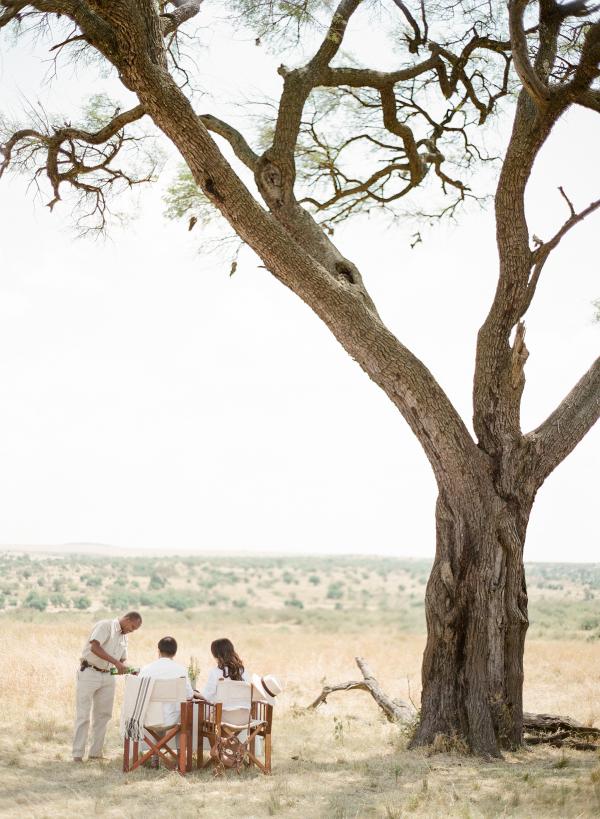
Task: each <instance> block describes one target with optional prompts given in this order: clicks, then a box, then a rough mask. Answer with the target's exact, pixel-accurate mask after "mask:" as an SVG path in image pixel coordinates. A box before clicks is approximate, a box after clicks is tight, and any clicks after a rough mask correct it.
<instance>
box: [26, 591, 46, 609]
mask: <svg viewBox="0 0 600 819" xmlns="http://www.w3.org/2000/svg"><path fill="white" fill-rule="evenodd" d="M23 605H24V606H25V608H27V609H35V610H36V611H45V610H46V609H47V608H48V598H47V597H46V595H45V594H40V593H39V592H37V591H30V592H29V594H28V595H27V597H26V598H25V601H24V603H23Z"/></svg>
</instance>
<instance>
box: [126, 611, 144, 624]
mask: <svg viewBox="0 0 600 819" xmlns="http://www.w3.org/2000/svg"><path fill="white" fill-rule="evenodd" d="M123 619H124V620H134V621H135V622H136V623H140V624H141V622H142V615H141V614H140V613H139V611H128V612H127V614H124V615H123Z"/></svg>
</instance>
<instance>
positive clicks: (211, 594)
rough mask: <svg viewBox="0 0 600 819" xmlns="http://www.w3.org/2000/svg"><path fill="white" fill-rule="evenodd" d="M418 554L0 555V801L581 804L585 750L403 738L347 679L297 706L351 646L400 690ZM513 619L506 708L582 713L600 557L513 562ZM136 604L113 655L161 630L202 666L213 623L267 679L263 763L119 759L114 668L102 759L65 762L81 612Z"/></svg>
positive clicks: (597, 677) (51, 809) (1, 805)
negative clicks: (519, 569)
mask: <svg viewBox="0 0 600 819" xmlns="http://www.w3.org/2000/svg"><path fill="white" fill-rule="evenodd" d="M428 569H429V564H428V563H427V562H426V561H416V560H415V561H409V560H393V559H384V558H326V557H324V558H308V557H306V558H289V559H288V558H286V559H283V558H281V559H280V558H270V557H264V558H258V557H257V558H242V557H239V558H235V557H228V558H219V559H217V558H216V557H215V558H210V557H206V556H193V557H175V556H170V557H160V558H148V557H113V556H104V557H93V556H85V557H84V556H80V555H65V556H45V555H29V554H10V553H7V554H5V555H2V556H0V602H1V605H2V611H1V613H0V619H1V622H2V634H3V637H4V640H3V645H4V660H5V661H4V662H3V663H2V665H1V666H0V690H1V692H2V710H1V713H0V726H1V730H0V791H1V793H2V797H3V798H2V801H1V802H0V813H2V814H4V815H10V816H17V815H18V816H23V815H26V816H32V817H46V816H47V817H58V816H66V817H69V816H75V815H79V814H88V815H90V814H91V815H99V816H114V817H121V816H122V817H142V816H144V817H146V816H148V817H149V816H153V815H154V816H161V817H163V816H164V817H166V816H177V817H179V816H181V817H188V816H189V817H192V816H194V817H195V816H207V817H212V816H215V817H216V816H219V817H221V816H224V815H230V816H239V817H255V816H256V817H262V816H282V817H284V816H290V817H333V818H334V819H335V818H338V819H345V818H346V817H348V819H349V817H362V816H365V817H386V818H387V819H392V818H393V817H404V816H432V817H434V816H458V817H473V819H475V817H488V816H490V817H491V816H494V817H495V816H528V817H529V816H531V817H546V816H547V817H563V816H598V815H600V764H599V762H600V760H599V757H598V754H597V753H595V752H581V751H574V750H562V749H552V748H547V747H544V746H541V747H540V746H537V747H535V748H531V749H529V750H523V751H520V752H518V753H515V754H507V755H506V756H505V758H504V760H502V761H494V762H483V761H479V760H474V759H472V758H469V757H466V756H463V755H461V754H459V753H456V752H453V753H437V754H431V755H428V754H426V753H422V752H408V751H407V750H406V745H407V742H408V737H409V733H410V728H408V729H404V728H399V727H397V726H394V725H391V724H390V723H388V722H387V721H386V720H385V719H384V718H383V716H382V714H381V712H380V711H379V709H378V707H377V706H376V704H375V703H374V701H373V700H372V699H371V698H370V697H369V696H368V695H367V694H365V693H364V692H343V693H337V694H333V695H332V696H331V697H330V699H329V700H328V702H327V704H326V705H323V706H321V707H320V708H319V709H318V710H317V711H316V712H314V711H307V710H306V706H307V705H308V704H309V703H310V702H311V701H312V700H313V699H314V698H315V697H316V695H317V694H318V693H319V692H320V690H321V688H322V686H323V684H324V682H327V683H335V682H342V681H345V680H349V679H357V678H359V677H360V673H359V671H358V669H357V668H356V666H355V665H354V657H355V656H356V655H362V656H364V657H365V658H366V659H367V660H368V661H369V663H370V665H371V667H372V669H373V671H374V673H375V674H376V676H377V678H378V680H379V682H380V683H381V685H382V687H383V688H384V690H386V691H387V692H388V693H389V694H390V695H391V696H393V697H399V698H401V699H404V700H406V699H408V698H409V697H411V698H412V699H413V700H414V702H415V703H416V705H417V706H418V701H419V673H420V663H421V655H422V651H423V647H424V640H425V636H424V610H423V597H424V590H425V583H426V580H427V572H428ZM528 583H529V595H530V619H531V628H530V631H529V640H528V645H527V650H526V656H525V663H526V666H525V708H526V710H528V711H537V712H550V713H561V714H569V715H571V716H573V717H575V718H576V719H578V720H579V721H580V722H582V723H584V724H588V725H596V726H599V725H600V605H599V601H598V598H600V567H599V566H594V565H586V566H582V565H569V564H563V565H558V564H535V565H530V566H529V567H528ZM130 608H138V609H140V610H141V612H142V614H143V616H144V625H143V628H142V629H141V630H140V631H138V632H136V633H135V634H134V635H133V636H132V637H131V639H130V659H131V661H132V662H133V664H135V665H140V664H143V663H145V662H148V661H149V660H151V659H153V658H154V656H155V651H156V649H155V646H156V643H157V641H158V639H159V638H160V637H162V636H164V635H166V634H172V635H173V636H175V637H176V638H177V640H178V642H179V646H180V648H179V655H178V659H179V660H180V662H183V663H184V664H187V662H188V660H189V658H190V657H191V656H194V657H197V659H198V662H199V664H200V677H199V683H200V684H201V683H202V680H203V678H204V677H205V675H206V674H207V672H208V670H209V668H210V667H211V665H212V660H211V657H210V652H209V644H210V641H211V640H212V639H214V638H215V637H219V636H229V637H231V639H232V640H233V641H234V643H235V644H236V647H237V648H238V649H239V651H240V653H241V654H242V656H243V658H244V660H245V662H246V664H247V667H248V669H249V670H250V671H258V672H261V673H274V674H276V675H277V676H279V677H280V678H281V679H282V681H283V682H284V683H285V692H284V694H283V695H282V696H281V697H279V698H278V702H277V706H276V714H275V721H274V757H273V765H274V770H273V775H272V776H271V777H268V778H267V777H263V776H262V775H261V774H258V773H255V772H253V771H244V772H243V773H242V774H241V776H240V777H237V776H236V775H235V774H228V775H227V776H226V777H224V778H222V779H214V778H213V777H212V775H211V774H210V773H209V772H203V773H200V774H197V773H194V774H192V775H190V776H188V777H187V778H185V779H183V778H181V777H179V776H178V775H176V774H170V773H168V772H166V771H163V770H160V771H151V770H142V771H136V772H135V773H133V774H129V775H126V776H124V775H123V774H122V773H121V770H120V764H121V760H120V738H119V733H118V719H117V716H118V708H119V704H120V697H121V694H122V686H123V681H122V680H117V705H116V708H115V719H113V722H112V724H111V727H110V730H109V734H108V737H107V744H106V748H105V753H107V755H108V756H109V757H110V760H109V761H108V762H85V763H84V764H83V765H79V766H74V765H73V763H72V762H71V761H70V740H71V728H72V719H73V703H74V677H75V669H76V665H77V657H78V655H79V651H80V649H81V645H82V643H83V641H84V640H85V638H86V636H87V632H88V630H89V627H90V625H91V624H92V623H93V622H94V621H95V620H96V619H99V618H100V617H103V616H112V615H113V614H115V613H122V612H123V611H124V610H126V609H130Z"/></svg>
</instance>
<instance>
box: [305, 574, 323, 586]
mask: <svg viewBox="0 0 600 819" xmlns="http://www.w3.org/2000/svg"><path fill="white" fill-rule="evenodd" d="M308 582H309V583H312V584H313V586H318V585H319V583H320V582H321V578H320V577H319V575H318V574H311V576H310V577H309V578H308Z"/></svg>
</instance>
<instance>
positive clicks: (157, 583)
mask: <svg viewBox="0 0 600 819" xmlns="http://www.w3.org/2000/svg"><path fill="white" fill-rule="evenodd" d="M166 585H167V579H166V577H163V576H162V575H160V574H158V572H154V573H153V574H152V576H151V578H150V582H149V583H148V589H149V591H157V590H158V589H164V587H165V586H166Z"/></svg>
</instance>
